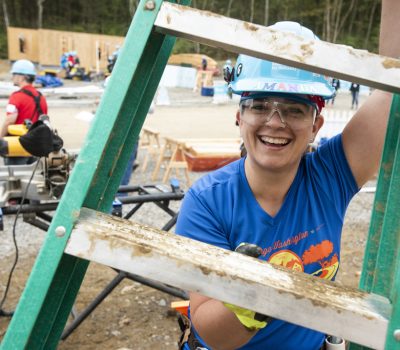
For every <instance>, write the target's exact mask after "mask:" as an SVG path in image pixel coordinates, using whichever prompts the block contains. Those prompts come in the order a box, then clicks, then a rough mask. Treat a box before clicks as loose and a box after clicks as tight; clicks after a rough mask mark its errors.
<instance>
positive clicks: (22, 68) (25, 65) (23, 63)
mask: <svg viewBox="0 0 400 350" xmlns="http://www.w3.org/2000/svg"><path fill="white" fill-rule="evenodd" d="M11 74H21V75H36V70H35V66H34V64H33V63H32V62H31V61H28V60H18V61H15V62H14V64H13V65H12V67H11Z"/></svg>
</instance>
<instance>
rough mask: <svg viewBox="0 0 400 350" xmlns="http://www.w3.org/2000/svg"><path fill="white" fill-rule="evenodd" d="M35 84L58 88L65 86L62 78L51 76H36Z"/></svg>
mask: <svg viewBox="0 0 400 350" xmlns="http://www.w3.org/2000/svg"><path fill="white" fill-rule="evenodd" d="M35 84H38V85H42V86H43V87H58V86H63V85H64V84H63V82H62V81H61V79H60V78H57V77H54V76H52V75H50V74H46V75H38V76H36V79H35Z"/></svg>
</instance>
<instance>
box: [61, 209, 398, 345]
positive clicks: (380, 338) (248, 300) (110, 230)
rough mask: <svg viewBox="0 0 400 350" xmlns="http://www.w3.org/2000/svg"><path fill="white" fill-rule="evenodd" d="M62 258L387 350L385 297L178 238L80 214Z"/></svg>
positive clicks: (125, 222)
mask: <svg viewBox="0 0 400 350" xmlns="http://www.w3.org/2000/svg"><path fill="white" fill-rule="evenodd" d="M65 252H66V253H68V254H71V255H74V256H77V257H80V258H83V259H87V260H90V261H96V262H98V263H101V264H104V265H108V266H112V267H114V268H116V269H121V270H124V271H126V272H130V273H134V274H137V275H141V276H147V277H150V276H151V278H152V279H155V280H157V281H161V282H163V283H167V284H169V285H173V286H176V287H179V288H182V289H185V290H190V291H197V292H199V293H201V294H203V295H206V296H209V297H213V298H216V299H219V300H223V301H227V302H230V303H233V304H236V305H240V306H242V307H245V308H249V309H251V310H254V311H258V312H260V313H263V314H266V315H270V316H273V317H276V318H279V319H282V320H286V321H291V322H295V323H296V324H299V325H302V326H305V327H309V328H312V329H316V330H318V331H321V332H326V333H328V334H335V335H337V336H341V337H343V338H345V339H348V340H351V341H354V342H356V343H359V344H361V345H365V346H368V347H372V348H375V349H382V348H383V347H384V342H385V335H386V331H387V325H388V318H389V317H390V313H391V306H390V303H389V302H388V300H387V299H385V298H383V297H380V296H377V295H374V294H367V293H363V292H360V291H358V290H356V289H350V288H347V287H340V286H339V285H338V284H335V283H333V282H330V281H326V280H323V279H319V278H315V277H312V276H309V275H306V274H303V273H297V272H293V271H288V270H284V269H282V268H279V267H276V266H273V265H271V264H269V263H267V262H263V261H261V260H258V259H254V258H250V257H247V256H243V255H241V254H238V253H235V252H231V251H227V250H224V249H221V248H218V247H214V246H210V245H207V244H205V243H202V242H197V241H193V240H190V239H188V238H186V237H181V236H178V235H175V234H173V233H168V232H164V231H160V230H157V229H155V228H151V227H147V226H144V225H141V224H137V223H133V222H132V221H128V220H124V219H120V218H115V217H113V216H111V215H106V214H103V213H100V212H97V211H94V210H91V209H87V208H82V210H81V213H80V216H79V218H78V221H77V223H76V225H75V227H74V229H73V230H72V233H71V236H70V239H69V242H68V244H67V247H66V249H65ZM272 301H273V302H272ZM327 320H329V321H328V322H327Z"/></svg>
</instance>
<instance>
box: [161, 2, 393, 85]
mask: <svg viewBox="0 0 400 350" xmlns="http://www.w3.org/2000/svg"><path fill="white" fill-rule="evenodd" d="M155 26H156V28H157V30H158V31H159V32H162V33H164V34H171V35H175V36H178V37H182V38H186V39H189V40H192V41H195V42H200V43H203V44H206V45H211V46H216V47H221V48H224V49H226V50H228V51H232V52H236V53H245V54H248V55H252V56H256V57H260V58H265V59H269V60H271V61H275V62H278V63H282V64H287V65H290V66H294V67H297V68H303V69H307V70H310V71H313V72H317V73H321V74H325V75H328V76H334V77H337V78H341V79H345V80H348V81H354V82H358V83H360V84H364V85H367V86H370V87H374V88H377V89H381V90H386V91H391V92H397V93H400V60H397V59H393V58H390V57H384V56H379V55H377V54H372V53H370V52H368V51H366V50H359V49H354V48H352V47H350V46H345V45H336V44H331V43H328V42H325V41H322V40H321V41H320V40H318V41H315V40H307V39H304V38H302V37H300V36H297V35H295V34H292V33H281V32H279V31H276V30H272V29H268V28H266V27H263V26H260V25H256V24H253V23H249V22H243V21H240V20H236V19H232V18H228V17H224V16H221V15H217V14H214V13H210V12H208V11H201V10H198V9H194V8H190V7H185V6H182V5H177V4H173V3H170V2H166V1H165V2H163V4H162V6H161V9H160V12H159V13H158V16H157V19H156V22H155Z"/></svg>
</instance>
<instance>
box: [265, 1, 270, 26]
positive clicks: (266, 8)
mask: <svg viewBox="0 0 400 350" xmlns="http://www.w3.org/2000/svg"><path fill="white" fill-rule="evenodd" d="M268 22H269V0H265V6H264V25H265V26H267V25H268Z"/></svg>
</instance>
